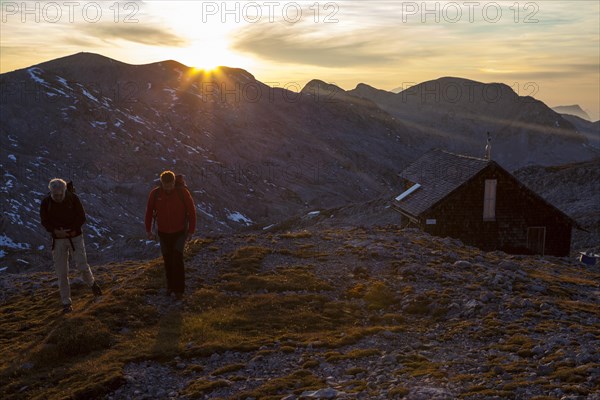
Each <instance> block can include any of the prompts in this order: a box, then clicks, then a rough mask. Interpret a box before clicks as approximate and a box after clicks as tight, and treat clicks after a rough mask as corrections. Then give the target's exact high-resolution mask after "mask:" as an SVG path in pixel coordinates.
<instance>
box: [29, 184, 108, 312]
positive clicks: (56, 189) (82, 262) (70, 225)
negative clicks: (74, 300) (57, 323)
mask: <svg viewBox="0 0 600 400" xmlns="http://www.w3.org/2000/svg"><path fill="white" fill-rule="evenodd" d="M48 188H49V189H50V194H49V195H48V196H46V197H44V199H43V200H42V204H41V206H40V219H41V221H42V225H43V226H44V228H46V230H47V231H48V232H50V234H51V235H52V259H53V260H54V268H55V270H56V275H57V276H58V287H59V289H60V297H61V300H62V304H63V313H69V312H71V311H73V307H72V305H71V286H70V284H69V254H70V255H71V257H73V260H74V261H75V264H76V265H77V268H78V269H79V270H80V271H81V274H82V276H83V280H84V281H85V283H87V284H88V285H89V286H90V287H91V289H92V293H93V294H94V296H96V297H97V296H100V295H102V291H101V290H100V287H99V286H98V284H97V283H96V281H95V280H94V276H93V275H92V271H91V270H90V266H89V264H88V262H87V255H86V253H85V244H84V243H83V234H82V231H81V227H82V225H83V224H84V223H85V211H84V210H83V205H82V204H81V201H80V200H79V197H77V195H76V194H75V193H73V192H72V191H70V190H67V183H66V182H65V181H64V180H62V179H58V178H55V179H52V180H51V181H50V183H49V184H48Z"/></svg>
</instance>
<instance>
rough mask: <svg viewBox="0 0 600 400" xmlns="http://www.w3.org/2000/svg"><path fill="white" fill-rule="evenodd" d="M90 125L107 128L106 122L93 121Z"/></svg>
mask: <svg viewBox="0 0 600 400" xmlns="http://www.w3.org/2000/svg"><path fill="white" fill-rule="evenodd" d="M90 125H91V126H93V127H94V128H98V127H101V128H106V121H104V122H103V121H92V122H90Z"/></svg>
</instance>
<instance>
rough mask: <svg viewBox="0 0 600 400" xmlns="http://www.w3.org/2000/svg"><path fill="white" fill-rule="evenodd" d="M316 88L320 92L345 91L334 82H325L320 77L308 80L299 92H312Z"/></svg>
mask: <svg viewBox="0 0 600 400" xmlns="http://www.w3.org/2000/svg"><path fill="white" fill-rule="evenodd" d="M316 90H318V91H319V92H321V93H323V92H345V90H344V89H342V88H341V87H339V86H337V85H335V84H332V83H327V82H325V81H322V80H320V79H313V80H311V81H310V82H308V83H307V84H306V85H304V87H303V88H302V90H301V93H311V94H314V93H315V91H316Z"/></svg>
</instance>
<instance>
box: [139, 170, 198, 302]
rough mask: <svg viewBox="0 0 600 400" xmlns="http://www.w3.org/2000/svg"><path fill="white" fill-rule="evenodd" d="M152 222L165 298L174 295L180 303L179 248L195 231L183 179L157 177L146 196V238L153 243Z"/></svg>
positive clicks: (181, 271) (168, 174)
mask: <svg viewBox="0 0 600 400" xmlns="http://www.w3.org/2000/svg"><path fill="white" fill-rule="evenodd" d="M153 219H155V220H156V226H157V230H158V237H159V239H160V250H161V253H162V256H163V261H164V263H165V273H166V277H167V295H168V296H170V295H171V294H172V293H174V294H175V297H176V298H177V300H181V298H182V297H183V292H184V290H185V270H184V266H183V248H184V245H185V241H186V240H190V239H191V238H192V235H193V234H194V230H195V229H196V207H195V206H194V200H193V199H192V195H191V194H190V192H189V190H188V189H187V187H186V186H185V183H184V182H183V176H181V175H178V176H177V178H176V177H175V174H174V173H173V172H171V171H165V172H163V173H162V174H160V186H159V187H157V188H155V189H153V190H152V191H151V192H150V195H149V196H148V205H147V206H146V218H145V223H146V234H147V236H148V239H150V240H156V235H155V234H154V233H153V232H152V222H153Z"/></svg>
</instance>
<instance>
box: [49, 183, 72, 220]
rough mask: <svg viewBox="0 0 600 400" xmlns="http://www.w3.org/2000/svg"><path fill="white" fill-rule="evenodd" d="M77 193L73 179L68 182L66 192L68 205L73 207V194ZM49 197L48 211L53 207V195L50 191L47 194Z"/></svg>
mask: <svg viewBox="0 0 600 400" xmlns="http://www.w3.org/2000/svg"><path fill="white" fill-rule="evenodd" d="M74 194H75V186H73V181H69V182H67V190H66V192H65V200H64V201H66V202H67V206H68V207H69V208H73V195H74ZM46 197H47V198H48V212H50V209H51V208H52V195H51V193H50V192H48V195H47V196H46Z"/></svg>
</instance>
